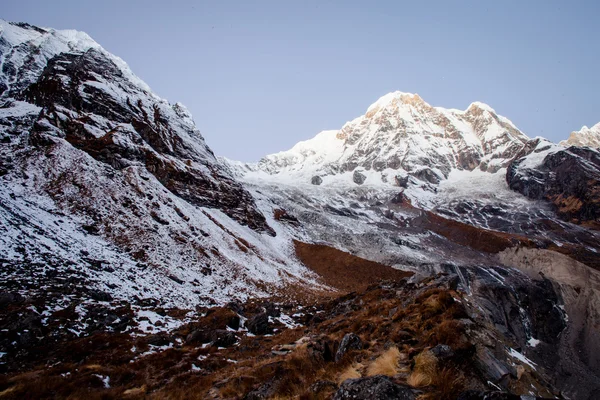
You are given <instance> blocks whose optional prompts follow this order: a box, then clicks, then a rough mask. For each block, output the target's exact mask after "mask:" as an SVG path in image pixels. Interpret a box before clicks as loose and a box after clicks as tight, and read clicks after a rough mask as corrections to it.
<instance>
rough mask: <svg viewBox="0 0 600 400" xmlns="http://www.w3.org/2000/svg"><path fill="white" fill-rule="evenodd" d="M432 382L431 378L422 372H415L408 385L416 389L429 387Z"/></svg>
mask: <svg viewBox="0 0 600 400" xmlns="http://www.w3.org/2000/svg"><path fill="white" fill-rule="evenodd" d="M432 382H433V380H432V379H431V376H429V375H427V374H424V373H422V372H413V373H412V374H410V375H409V377H408V379H407V380H406V383H408V385H409V386H411V387H414V388H418V387H423V386H429V385H431V383H432Z"/></svg>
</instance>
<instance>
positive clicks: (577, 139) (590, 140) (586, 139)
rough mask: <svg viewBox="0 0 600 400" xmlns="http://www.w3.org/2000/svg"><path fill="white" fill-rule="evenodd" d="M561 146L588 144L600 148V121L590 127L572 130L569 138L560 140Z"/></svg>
mask: <svg viewBox="0 0 600 400" xmlns="http://www.w3.org/2000/svg"><path fill="white" fill-rule="evenodd" d="M560 145H561V146H565V147H566V146H588V147H599V148H600V122H598V123H597V124H596V125H594V126H592V127H591V128H588V127H587V126H583V127H582V128H581V130H579V131H574V132H571V135H570V136H569V138H568V139H567V140H563V141H562V142H560Z"/></svg>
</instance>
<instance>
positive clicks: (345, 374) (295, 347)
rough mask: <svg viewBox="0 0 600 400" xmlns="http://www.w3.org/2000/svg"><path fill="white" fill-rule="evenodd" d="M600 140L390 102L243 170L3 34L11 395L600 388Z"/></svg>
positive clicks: (2, 209) (514, 393)
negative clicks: (554, 138)
mask: <svg viewBox="0 0 600 400" xmlns="http://www.w3.org/2000/svg"><path fill="white" fill-rule="evenodd" d="M596 136H600V133H597V132H596V131H595V130H594V128H592V129H583V130H582V131H581V132H580V133H578V134H575V133H574V134H573V135H572V136H571V138H570V139H569V141H567V142H566V143H561V145H556V144H554V143H551V142H549V141H547V140H545V139H543V138H534V139H530V138H529V137H527V136H526V135H525V134H524V133H523V132H521V131H520V130H519V129H518V128H517V127H516V126H515V125H514V124H513V123H512V122H511V121H510V120H508V119H507V118H505V117H502V116H500V115H498V114H497V113H496V112H495V111H494V110H493V109H492V108H491V107H489V106H487V105H485V104H482V103H473V104H472V105H470V106H469V107H468V108H467V110H464V111H462V110H454V109H444V108H441V107H433V106H431V105H429V104H427V103H426V102H425V100H423V99H422V98H420V97H419V96H418V95H416V94H409V93H402V92H395V93H390V94H388V95H386V96H384V97H382V98H381V99H379V100H378V101H377V102H376V103H374V104H373V105H371V106H370V107H369V108H368V109H367V111H366V112H365V115H363V116H360V117H358V118H356V119H354V120H352V121H350V122H348V123H347V124H346V125H344V126H343V127H342V128H341V129H340V130H334V131H325V132H322V133H320V134H319V135H317V136H316V137H315V138H314V139H311V140H307V141H305V142H301V143H298V144H297V145H296V146H294V148H292V149H290V150H288V151H285V152H281V153H278V154H274V155H269V156H266V157H265V158H264V159H262V160H261V161H260V162H258V163H255V164H245V163H241V162H235V161H231V160H226V159H220V158H217V157H215V155H214V154H213V153H212V151H211V150H210V149H209V147H208V146H207V145H206V143H205V142H204V139H203V138H202V136H201V134H200V132H199V131H198V129H197V128H196V126H195V124H194V121H193V119H192V116H191V114H190V113H189V112H188V111H187V110H186V109H185V107H184V106H183V105H181V104H178V103H176V104H170V103H169V102H167V101H166V100H163V99H161V98H159V97H158V96H156V95H155V94H154V93H152V91H151V90H150V88H149V87H148V86H147V85H146V84H145V83H143V82H142V81H141V80H140V79H139V78H137V77H136V76H135V75H134V74H133V73H132V72H131V71H130V69H129V68H128V67H127V65H126V64H125V63H124V62H123V61H122V60H121V59H119V58H118V57H116V56H114V55H112V54H110V53H108V52H107V51H106V50H104V49H103V48H102V47H101V46H100V45H98V44H97V43H96V42H94V41H93V40H92V39H91V38H90V37H89V36H87V35H86V34H84V33H81V32H75V31H56V30H53V29H47V28H38V27H34V26H31V25H27V24H23V23H8V22H4V21H0V271H1V275H0V276H2V279H1V280H0V332H1V334H0V373H1V374H2V375H1V376H0V398H7V399H8V398H14V399H41V398H132V399H136V398H161V399H162V398H173V399H178V398H181V399H184V398H185V399H187V398H199V399H270V398H279V399H281V398H300V399H329V398H333V399H397V398H400V399H463V400H468V399H519V398H527V399H531V398H566V399H597V398H600V357H599V356H598V354H600V352H599V351H600V336H599V333H598V332H600V331H599V330H598V326H599V324H600V256H599V251H600V235H599V233H598V227H599V225H598V224H599V222H600V208H599V207H600V185H599V184H598V182H599V180H600V153H599V152H598V150H597V148H596V147H597V143H598V142H597V141H595V140H596ZM577 138H580V139H581V140H579V139H577ZM582 138H585V141H583V139H582ZM575 139H577V140H579V141H575ZM567 146H570V147H567ZM595 146H596V147H595Z"/></svg>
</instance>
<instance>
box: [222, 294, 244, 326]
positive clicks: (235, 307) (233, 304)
mask: <svg viewBox="0 0 600 400" xmlns="http://www.w3.org/2000/svg"><path fill="white" fill-rule="evenodd" d="M225 307H226V308H229V309H230V310H231V311H233V312H235V313H237V314H242V315H243V314H244V305H243V304H242V302H240V301H239V300H234V301H230V302H229V303H227V304H226V305H225ZM237 325H238V327H237V328H234V327H233V326H231V325H229V324H228V326H230V327H231V328H233V329H236V330H237V329H238V328H239V317H238V324H237Z"/></svg>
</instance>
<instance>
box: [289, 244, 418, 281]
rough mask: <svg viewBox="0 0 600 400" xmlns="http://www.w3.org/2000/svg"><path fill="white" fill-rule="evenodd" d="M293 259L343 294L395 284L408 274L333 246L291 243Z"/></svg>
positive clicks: (408, 273)
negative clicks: (295, 257) (294, 253)
mask: <svg viewBox="0 0 600 400" xmlns="http://www.w3.org/2000/svg"><path fill="white" fill-rule="evenodd" d="M294 246H295V248H296V256H297V257H298V259H300V261H302V263H303V264H304V265H306V266H307V267H308V268H310V269H311V270H313V271H314V272H316V273H317V274H318V275H320V276H321V277H322V278H323V280H324V281H325V283H326V284H327V285H329V286H332V287H334V288H336V289H339V290H341V291H344V292H351V291H358V290H364V289H365V288H366V287H367V286H369V285H372V284H374V283H377V282H380V281H382V280H390V281H399V280H401V279H403V278H406V277H409V276H411V275H412V272H406V271H399V270H397V269H394V268H392V267H389V266H387V265H383V264H379V263H377V262H374V261H369V260H365V259H364V258H360V257H357V256H353V255H352V254H349V253H346V252H343V251H341V250H338V249H334V248H333V247H329V246H325V245H321V244H309V243H303V242H299V241H297V240H294Z"/></svg>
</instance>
